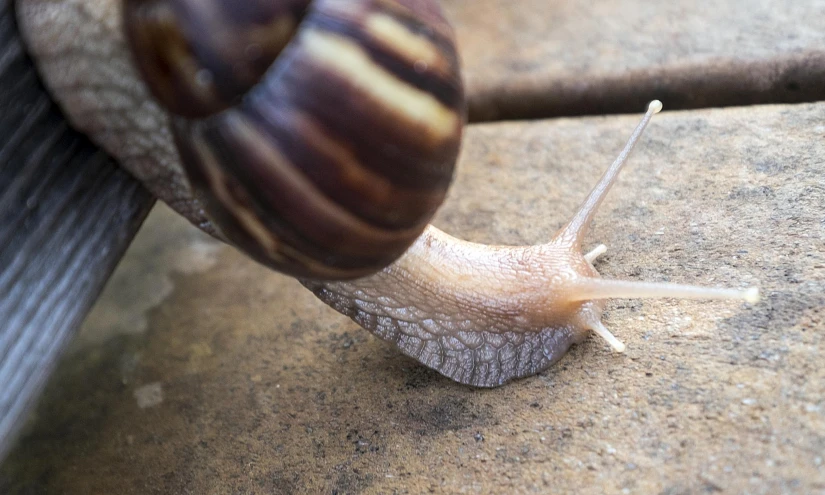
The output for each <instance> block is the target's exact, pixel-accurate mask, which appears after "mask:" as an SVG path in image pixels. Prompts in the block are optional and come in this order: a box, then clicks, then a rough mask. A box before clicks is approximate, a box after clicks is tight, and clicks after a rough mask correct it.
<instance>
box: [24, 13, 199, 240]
mask: <svg viewBox="0 0 825 495" xmlns="http://www.w3.org/2000/svg"><path fill="white" fill-rule="evenodd" d="M17 16H18V19H19V22H20V28H21V31H22V32H23V35H24V38H25V39H26V42H27V45H28V46H27V48H28V50H29V52H30V53H31V54H32V55H33V57H34V58H35V60H36V61H37V64H38V68H39V70H40V72H41V74H42V75H43V79H44V81H45V83H46V85H47V87H48V88H49V90H50V92H51V93H52V95H53V96H55V99H56V100H57V101H58V103H59V104H60V105H61V107H62V108H63V109H64V111H65V113H66V114H67V116H68V117H69V119H70V121H71V123H72V125H73V126H74V127H76V128H77V129H79V130H80V131H82V132H84V133H85V134H87V135H88V136H90V137H91V138H92V140H93V141H95V142H96V143H97V144H98V145H100V146H101V147H102V148H103V149H105V150H106V151H108V152H109V153H110V154H112V155H113V156H115V157H116V158H117V160H118V161H119V162H120V164H121V165H122V166H123V167H125V168H126V169H127V170H129V171H130V172H131V173H132V174H134V175H135V176H136V177H137V178H138V179H140V180H141V182H143V184H144V185H145V186H146V187H147V188H148V189H149V190H150V191H151V192H152V193H153V194H154V195H156V196H157V197H158V198H160V199H162V200H163V201H165V202H166V203H168V204H169V205H170V206H171V207H172V208H174V209H175V210H176V211H178V212H179V213H181V214H182V215H184V216H185V217H187V218H188V219H189V220H190V221H191V222H192V223H194V224H195V225H196V226H198V227H200V228H201V229H203V230H206V231H207V232H209V233H212V234H214V233H215V229H214V228H213V227H212V225H211V223H210V222H209V221H208V220H207V219H206V216H205V215H204V213H203V209H202V207H201V206H200V204H199V202H198V201H197V200H196V199H195V198H193V196H192V192H191V190H190V188H189V185H188V182H187V181H186V178H185V176H184V175H183V172H182V170H181V168H180V165H179V159H178V155H177V152H176V150H175V146H174V143H173V142H172V136H171V133H170V131H169V125H168V121H167V118H166V116H165V115H164V113H163V112H162V111H161V110H160V108H159V107H158V106H157V105H156V104H155V103H154V102H153V101H152V100H151V99H150V98H149V96H148V92H147V90H146V87H145V85H144V84H143V83H142V82H141V81H140V80H139V79H138V77H137V72H136V70H135V68H134V66H133V65H132V62H131V59H130V58H129V55H128V52H127V49H126V44H125V39H124V36H123V31H122V26H121V16H120V2H119V1H118V0H94V1H84V0H18V2H17Z"/></svg>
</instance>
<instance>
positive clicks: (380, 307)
mask: <svg viewBox="0 0 825 495" xmlns="http://www.w3.org/2000/svg"><path fill="white" fill-rule="evenodd" d="M585 275H590V276H594V275H597V274H596V272H595V270H594V269H593V268H592V266H591V265H589V264H588V263H587V262H586V261H585V260H584V259H583V258H582V256H581V255H577V254H576V253H575V252H573V251H572V250H571V249H570V248H569V247H566V246H562V245H553V244H544V245H539V246H531V247H526V248H524V247H522V248H518V247H498V246H484V245H479V244H474V243H470V242H464V241H461V240H458V239H454V238H452V237H450V236H448V235H447V234H445V233H443V232H441V231H439V230H438V229H436V228H434V227H429V228H428V229H427V230H426V231H425V232H424V235H422V236H421V237H420V238H419V239H418V241H416V243H415V244H414V245H413V246H412V247H411V248H410V250H409V251H408V252H407V254H405V255H404V256H403V257H402V258H401V259H400V260H398V261H397V262H396V263H394V264H393V265H391V266H390V267H389V268H387V269H386V270H384V271H382V272H380V273H378V274H376V275H373V276H371V277H367V278H363V279H359V280H357V281H355V282H325V283H318V282H308V281H304V282H303V284H304V285H305V286H306V287H307V288H309V289H310V290H312V291H313V292H314V293H315V295H316V296H318V297H319V298H320V299H321V300H323V301H324V302H325V303H327V304H329V305H330V306H332V307H333V308H335V310H337V311H339V312H341V313H343V314H345V315H347V316H349V317H350V318H352V319H353V320H354V321H355V322H357V323H358V324H359V325H361V326H362V327H364V328H366V329H368V330H370V331H371V332H373V333H374V334H375V335H377V336H378V337H380V338H382V339H384V340H387V341H389V342H392V343H393V344H395V345H397V346H398V347H399V348H400V349H401V350H402V351H403V352H404V353H405V354H407V355H408V356H411V357H413V358H415V359H417V360H419V361H420V362H422V363H424V364H426V365H427V366H429V367H431V368H433V369H435V370H437V371H438V372H440V373H442V374H444V375H446V376H448V377H450V378H452V379H453V380H456V381H458V382H461V383H464V384H468V385H474V386H477V387H495V386H499V385H502V384H503V383H506V382H508V381H510V380H513V379H515V378H520V377H525V376H530V375H533V374H536V373H538V372H540V371H542V370H544V369H546V368H548V367H550V366H551V365H553V363H555V362H556V361H558V360H559V359H560V358H561V357H562V356H563V355H564V353H565V352H567V349H568V348H569V347H570V346H571V345H572V344H575V343H579V342H581V341H583V340H584V339H585V338H586V337H587V335H588V333H589V331H588V330H587V328H589V327H588V322H592V321H595V320H599V319H600V318H601V313H602V309H603V302H587V303H572V304H569V305H566V306H565V305H564V304H559V302H560V301H562V300H563V299H564V297H565V293H564V291H563V290H559V288H558V284H559V283H563V282H565V281H573V280H576V279H577V278H579V277H582V276H585ZM551 308H552V309H551ZM458 315H460V316H458Z"/></svg>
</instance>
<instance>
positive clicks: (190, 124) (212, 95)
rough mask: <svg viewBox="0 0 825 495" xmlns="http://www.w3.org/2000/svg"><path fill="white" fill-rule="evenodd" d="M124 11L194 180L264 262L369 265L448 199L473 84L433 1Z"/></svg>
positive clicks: (134, 3)
mask: <svg viewBox="0 0 825 495" xmlns="http://www.w3.org/2000/svg"><path fill="white" fill-rule="evenodd" d="M124 15H125V21H126V22H125V26H126V31H127V38H128V40H129V44H130V47H131V49H132V52H133V54H134V57H135V61H136V64H137V66H138V68H139V70H140V72H141V73H142V75H143V77H144V79H145V81H146V82H147V84H148V86H149V88H150V90H151V92H152V94H153V95H154V96H155V97H156V98H157V99H158V101H159V102H160V103H161V104H162V105H163V106H164V107H165V108H166V109H167V110H168V111H169V112H170V113H171V114H172V118H171V120H172V128H173V130H174V133H175V140H176V143H177V145H178V149H179V152H180V155H181V159H182V162H183V164H184V167H185V169H186V172H187V175H188V177H189V180H190V182H191V184H192V187H193V189H194V190H195V191H196V194H197V195H198V196H199V197H200V198H201V200H202V201H203V203H204V204H205V206H206V209H207V212H208V214H209V215H210V217H211V218H212V220H213V221H214V222H215V223H216V224H217V225H218V226H219V227H220V229H221V231H222V233H223V234H224V235H225V237H226V238H227V239H228V240H229V241H231V242H232V243H234V244H235V245H237V246H238V247H240V248H241V249H243V250H244V251H245V252H247V253H248V254H250V255H251V256H253V257H254V258H255V259H257V260H258V261H261V262H263V263H265V264H267V265H269V266H271V267H273V268H275V269H277V270H280V271H282V272H285V273H288V274H290V275H294V276H297V277H302V278H319V279H342V278H352V277H359V276H363V275H367V274H369V273H372V272H375V271H377V270H380V269H381V268H383V267H385V266H386V265H388V264H390V263H392V262H393V261H394V260H395V259H397V258H398V257H399V256H400V255H401V254H402V253H403V252H404V251H405V250H406V249H407V248H408V247H409V246H410V244H412V242H413V241H414V240H415V239H416V238H417V237H418V236H419V235H420V234H421V232H422V231H423V230H424V228H425V227H426V225H427V223H428V222H429V220H430V219H431V218H432V216H433V214H434V213H435V211H436V209H437V208H438V206H439V205H440V204H441V203H442V202H443V200H444V197H445V195H446V192H447V188H448V187H449V184H450V182H451V180H452V176H453V169H454V164H455V161H456V157H457V154H458V149H459V143H460V139H461V132H462V124H463V117H464V95H463V89H462V85H461V79H460V75H459V63H458V56H457V53H456V48H455V43H454V39H453V34H452V31H451V28H450V27H449V25H448V24H447V23H446V21H445V20H444V18H443V17H442V15H441V13H440V11H439V9H438V7H437V5H436V3H435V2H434V1H433V0H394V1H391V0H353V1H344V0H317V1H314V2H308V1H306V0H283V1H277V2H276V1H266V0H249V1H246V2H244V3H243V4H239V3H238V2H235V1H234V0H211V1H209V2H205V1H202V0H127V1H126V2H125V7H124Z"/></svg>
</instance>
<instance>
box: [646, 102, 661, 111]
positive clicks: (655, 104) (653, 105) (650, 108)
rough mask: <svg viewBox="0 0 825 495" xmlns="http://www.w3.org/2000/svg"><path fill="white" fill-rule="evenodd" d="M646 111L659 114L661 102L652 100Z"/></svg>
mask: <svg viewBox="0 0 825 495" xmlns="http://www.w3.org/2000/svg"><path fill="white" fill-rule="evenodd" d="M647 110H648V111H650V112H653V113H659V112H661V111H662V102H661V101H659V100H653V101H651V102H650V104H649V105H648V106H647Z"/></svg>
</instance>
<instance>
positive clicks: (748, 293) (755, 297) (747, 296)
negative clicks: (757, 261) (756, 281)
mask: <svg viewBox="0 0 825 495" xmlns="http://www.w3.org/2000/svg"><path fill="white" fill-rule="evenodd" d="M742 299H744V300H745V301H746V302H749V303H751V304H756V303H758V302H759V300H760V299H762V296H761V295H760V294H759V288H757V287H751V288H749V289H746V290H745V291H744V292H743V293H742Z"/></svg>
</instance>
